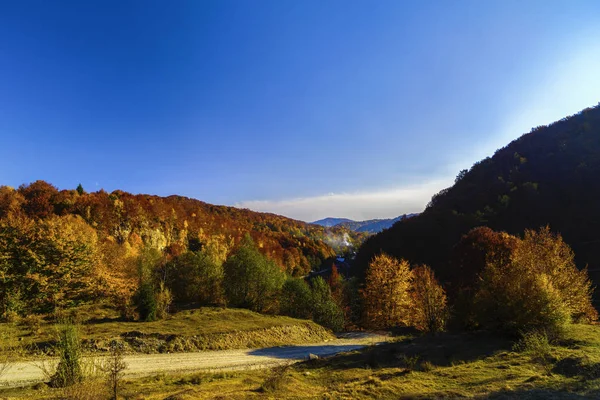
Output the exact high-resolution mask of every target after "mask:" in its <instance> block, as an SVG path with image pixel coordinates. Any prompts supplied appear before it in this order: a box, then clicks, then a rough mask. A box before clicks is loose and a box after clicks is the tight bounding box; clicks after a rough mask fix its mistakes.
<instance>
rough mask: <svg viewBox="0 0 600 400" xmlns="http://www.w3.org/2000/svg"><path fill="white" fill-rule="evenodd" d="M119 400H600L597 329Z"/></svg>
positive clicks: (402, 342) (182, 380) (367, 359)
mask: <svg viewBox="0 0 600 400" xmlns="http://www.w3.org/2000/svg"><path fill="white" fill-rule="evenodd" d="M88 392H89V391H88ZM57 393H58V392H56V391H55V390H53V389H48V388H46V387H45V386H43V385H40V386H39V387H38V388H37V389H33V388H30V389H24V390H23V389H22V390H11V391H4V392H0V398H2V396H5V397H6V398H42V399H44V398H45V399H52V398H58V396H59V395H58V394H57ZM122 394H123V396H124V397H123V398H127V399H169V400H185V399H212V398H221V399H244V398H273V399H281V398H283V399H292V398H319V399H372V398H377V399H399V398H400V399H403V398H406V399H410V398H427V399H430V398H482V399H483V398H486V399H513V398H514V399H563V398H564V399H583V398H600V326H589V325H575V326H573V327H572V329H570V331H569V332H568V335H567V337H566V338H565V339H564V340H562V341H561V342H559V343H557V344H554V345H550V346H546V345H545V344H544V343H537V344H534V345H531V344H530V345H529V346H527V348H526V349H524V350H523V349H521V350H518V351H517V350H516V349H515V347H514V343H512V342H511V341H509V340H505V339H500V338H497V337H493V336H486V335H481V334H478V335H469V334H442V335H439V336H437V337H434V338H431V337H411V336H406V337H401V338H399V340H398V341H397V342H395V343H389V344H384V345H380V346H373V347H370V348H367V349H365V350H362V351H356V352H352V353H346V354H342V355H338V356H335V357H332V358H329V359H321V360H313V361H307V362H304V363H300V364H296V365H294V366H290V367H279V368H276V369H272V370H260V371H246V372H222V373H218V374H192V375H178V376H166V375H160V376H155V377H151V378H144V379H137V380H129V381H125V382H124V387H123V391H122ZM11 396H14V397H11ZM100 398H101V397H93V398H92V397H90V399H100Z"/></svg>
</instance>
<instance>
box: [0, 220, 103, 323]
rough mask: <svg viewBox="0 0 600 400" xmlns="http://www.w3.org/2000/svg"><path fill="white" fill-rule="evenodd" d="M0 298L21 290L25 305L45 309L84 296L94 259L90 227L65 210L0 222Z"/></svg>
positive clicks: (94, 240)
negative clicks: (59, 213)
mask: <svg viewBox="0 0 600 400" xmlns="http://www.w3.org/2000/svg"><path fill="white" fill-rule="evenodd" d="M0 255H1V257H0V279H2V280H3V282H4V285H3V288H2V289H0V292H2V293H1V294H0V297H1V298H2V299H3V300H2V301H3V303H4V308H5V310H6V306H7V305H8V304H10V297H11V296H16V295H18V294H19V293H20V294H23V295H24V294H26V300H27V303H28V305H29V309H30V310H32V311H34V312H50V311H52V310H54V309H55V308H56V307H69V306H72V305H75V304H77V303H78V302H82V301H85V300H89V299H90V298H91V294H92V292H93V285H92V284H91V283H92V280H93V279H92V277H93V273H94V269H95V267H96V265H97V263H98V260H99V254H98V240H97V235H96V232H95V231H94V229H93V228H91V227H90V226H89V225H87V224H86V223H85V221H83V220H82V219H81V218H79V217H76V216H72V215H68V216H64V217H51V218H49V219H46V220H42V221H34V220H31V219H29V218H26V217H15V218H8V219H5V220H3V221H2V222H0Z"/></svg>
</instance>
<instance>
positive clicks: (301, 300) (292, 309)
mask: <svg viewBox="0 0 600 400" xmlns="http://www.w3.org/2000/svg"><path fill="white" fill-rule="evenodd" d="M312 300H313V296H312V292H311V290H310V286H308V284H307V283H306V281H304V279H302V278H288V279H287V280H286V281H285V283H284V284H283V287H282V288H281V300H280V313H282V314H284V315H289V316H290V317H294V318H303V319H310V318H311V317H312V306H313V304H312Z"/></svg>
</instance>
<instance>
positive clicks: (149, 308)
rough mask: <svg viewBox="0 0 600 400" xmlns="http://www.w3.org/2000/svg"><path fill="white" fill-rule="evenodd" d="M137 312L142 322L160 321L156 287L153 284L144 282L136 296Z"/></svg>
mask: <svg viewBox="0 0 600 400" xmlns="http://www.w3.org/2000/svg"><path fill="white" fill-rule="evenodd" d="M135 304H136V309H137V312H138V314H139V316H140V319H141V320H142V321H156V320H157V319H158V314H157V313H158V304H157V301H156V293H155V291H154V285H153V284H152V283H151V282H142V283H141V284H140V286H139V288H138V290H137V293H136V294H135Z"/></svg>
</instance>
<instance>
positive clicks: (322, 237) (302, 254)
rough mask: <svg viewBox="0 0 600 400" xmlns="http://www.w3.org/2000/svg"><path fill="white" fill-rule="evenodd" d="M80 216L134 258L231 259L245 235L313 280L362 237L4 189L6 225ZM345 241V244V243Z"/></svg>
mask: <svg viewBox="0 0 600 400" xmlns="http://www.w3.org/2000/svg"><path fill="white" fill-rule="evenodd" d="M69 215H74V216H79V217H81V218H82V219H83V221H84V222H85V224H87V225H89V226H90V227H91V228H93V230H94V231H95V232H96V234H97V236H98V239H99V241H100V242H102V243H105V242H107V241H108V242H114V243H117V244H119V245H121V247H122V248H123V249H124V250H123V251H127V252H132V253H135V251H136V249H139V248H141V247H144V246H145V247H148V246H149V247H153V248H156V249H159V250H165V251H166V252H167V253H178V252H181V251H184V250H186V249H188V248H192V247H196V248H204V247H210V248H211V249H213V252H215V253H218V254H220V257H221V258H222V259H224V258H225V257H226V256H227V254H228V253H229V252H230V251H231V250H232V249H233V247H234V246H235V245H236V244H237V243H239V242H240V240H241V239H242V237H243V236H244V235H245V234H246V233H250V235H251V236H252V238H253V239H254V241H255V242H256V243H257V245H258V246H259V248H260V251H261V252H263V253H264V254H265V255H266V256H267V257H269V258H271V259H272V260H274V261H276V263H277V264H278V265H280V266H281V267H282V268H283V269H285V270H286V272H288V273H290V274H292V275H296V276H303V275H306V274H307V273H308V272H309V271H310V270H311V269H314V268H316V267H319V266H320V265H321V263H322V262H324V261H325V260H326V259H328V258H330V257H333V256H335V255H336V254H339V253H340V252H341V251H340V249H338V248H336V246H346V245H348V244H351V245H354V246H358V244H359V243H360V241H361V240H362V239H361V236H360V235H359V234H356V233H354V232H352V231H350V230H348V229H346V228H343V227H332V228H324V227H321V226H317V225H311V224H307V223H305V222H302V221H296V220H293V219H289V218H286V217H282V216H280V215H275V214H268V213H258V212H253V211H250V210H246V209H238V208H234V207H227V206H217V205H212V204H208V203H204V202H202V201H199V200H195V199H191V198H187V197H181V196H169V197H159V196H153V195H146V194H137V195H134V194H130V193H127V192H124V191H121V190H115V191H113V192H112V193H107V192H105V191H104V190H100V191H97V192H93V193H86V192H85V191H84V190H83V188H81V187H78V190H58V189H57V188H56V187H54V186H53V185H51V184H49V183H47V182H44V181H36V182H34V183H32V184H30V185H22V186H20V187H19V188H18V189H13V188H10V187H8V186H0V223H2V222H3V221H4V220H6V219H7V218H9V217H10V216H18V217H23V218H26V219H28V220H31V221H44V220H48V219H52V218H54V217H66V216H69ZM339 238H343V239H344V240H341V239H339Z"/></svg>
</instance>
